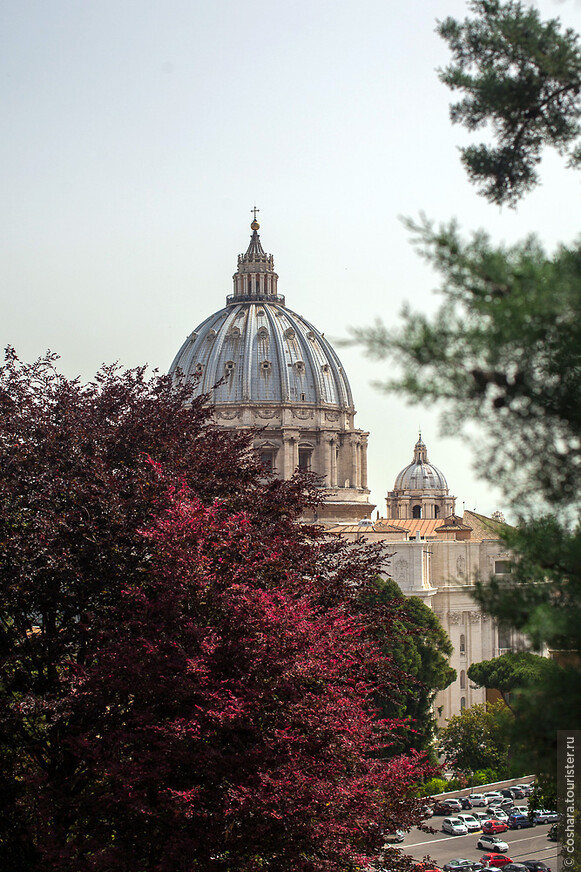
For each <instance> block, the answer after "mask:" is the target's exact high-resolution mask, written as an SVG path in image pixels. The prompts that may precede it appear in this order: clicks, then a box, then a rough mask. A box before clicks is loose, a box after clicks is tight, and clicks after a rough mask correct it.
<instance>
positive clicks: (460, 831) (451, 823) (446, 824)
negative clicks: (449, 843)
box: [442, 817, 468, 836]
mask: <svg viewBox="0 0 581 872" xmlns="http://www.w3.org/2000/svg"><path fill="white" fill-rule="evenodd" d="M442 832H443V833H450V835H451V836H466V835H467V834H468V827H467V826H466V824H465V823H464V822H463V821H461V820H460V818H457V817H450V818H444V820H443V821H442Z"/></svg>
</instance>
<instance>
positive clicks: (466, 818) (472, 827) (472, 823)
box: [457, 813, 480, 833]
mask: <svg viewBox="0 0 581 872" xmlns="http://www.w3.org/2000/svg"><path fill="white" fill-rule="evenodd" d="M457 817H458V818H459V819H460V820H461V821H462V823H464V824H466V829H467V830H468V832H469V833H477V832H479V830H480V821H479V820H477V819H476V818H475V817H474V815H473V814H466V813H464V814H459V815H457Z"/></svg>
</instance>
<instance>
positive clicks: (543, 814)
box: [533, 808, 559, 824]
mask: <svg viewBox="0 0 581 872" xmlns="http://www.w3.org/2000/svg"><path fill="white" fill-rule="evenodd" d="M533 820H534V822H535V823H536V824H556V823H557V822H558V820H559V815H558V814H557V812H556V811H547V809H546V808H541V809H538V808H537V809H535V810H534V811H533Z"/></svg>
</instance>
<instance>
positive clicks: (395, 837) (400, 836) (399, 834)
mask: <svg viewBox="0 0 581 872" xmlns="http://www.w3.org/2000/svg"><path fill="white" fill-rule="evenodd" d="M384 838H385V841H386V842H403V840H404V839H405V833H404V831H403V830H394V831H393V833H387V834H386V835H385V837H384Z"/></svg>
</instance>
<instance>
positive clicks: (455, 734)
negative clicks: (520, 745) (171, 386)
mask: <svg viewBox="0 0 581 872" xmlns="http://www.w3.org/2000/svg"><path fill="white" fill-rule="evenodd" d="M509 723H510V713H509V712H508V710H507V708H506V706H505V705H504V703H503V702H498V703H495V704H488V705H473V706H471V707H470V708H468V709H464V711H463V712H461V713H460V714H459V715H453V716H452V717H451V718H448V721H447V725H446V726H445V727H444V729H443V730H442V731H441V732H440V736H439V744H440V750H441V752H442V753H443V754H444V757H445V759H446V763H447V765H448V766H450V767H451V768H452V769H454V770H455V771H456V772H462V773H464V774H465V775H470V774H471V773H472V772H475V771H477V770H479V769H494V770H495V771H496V772H497V773H498V774H499V775H500V776H501V777H504V775H505V773H506V771H507V768H508V750H509V743H508V726H509Z"/></svg>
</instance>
